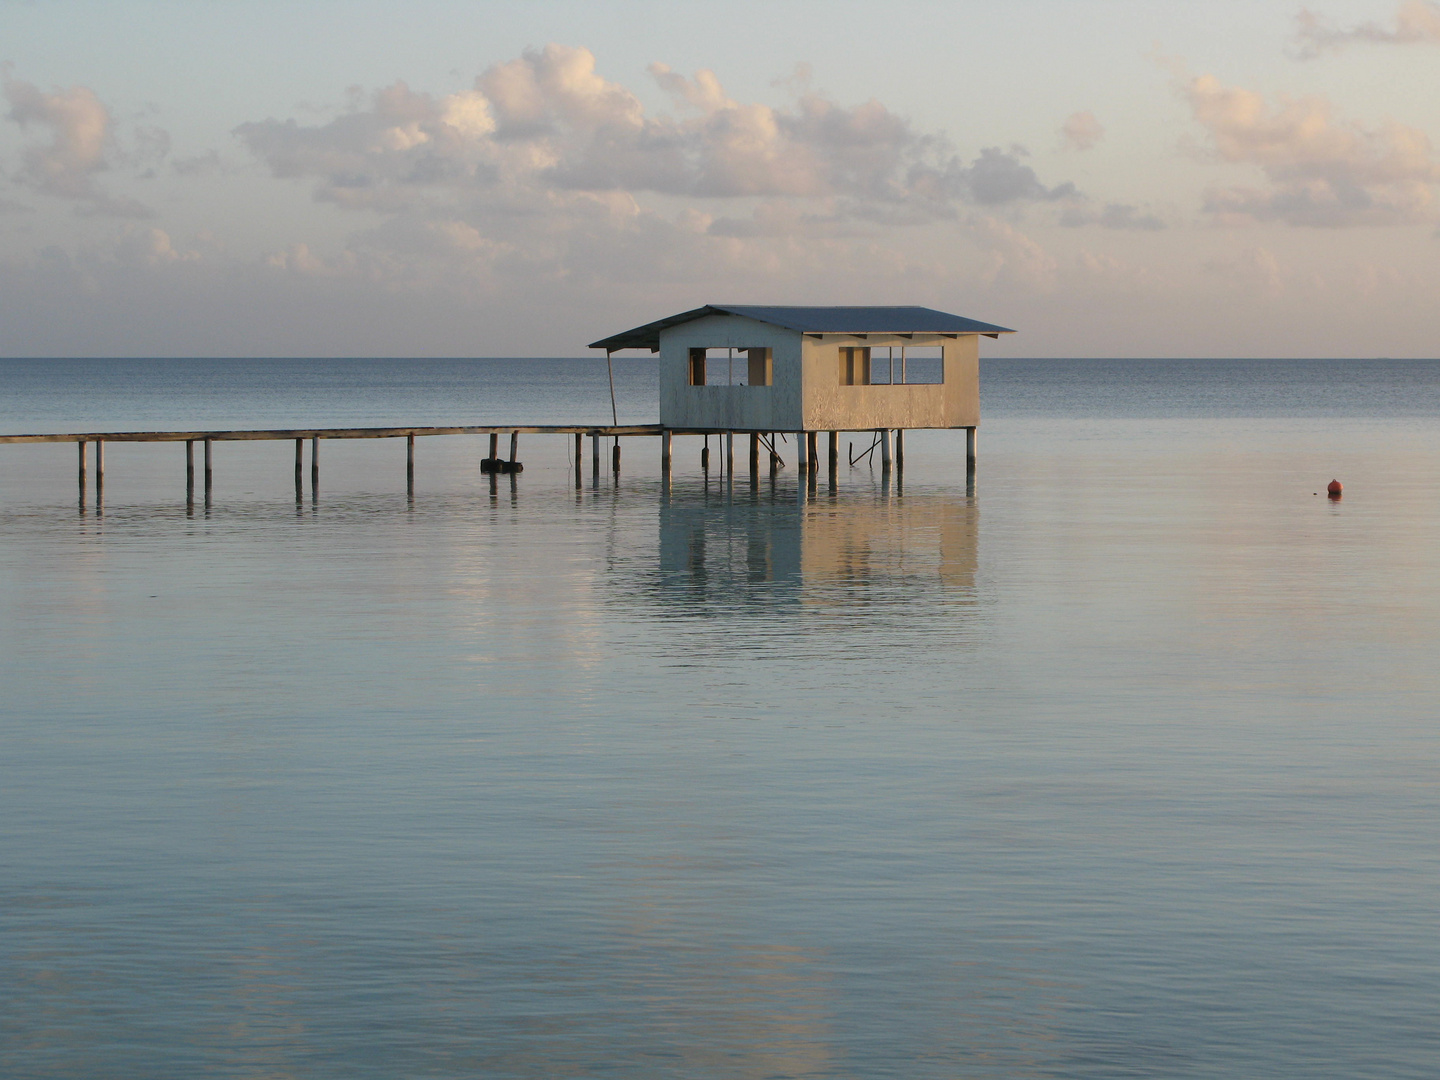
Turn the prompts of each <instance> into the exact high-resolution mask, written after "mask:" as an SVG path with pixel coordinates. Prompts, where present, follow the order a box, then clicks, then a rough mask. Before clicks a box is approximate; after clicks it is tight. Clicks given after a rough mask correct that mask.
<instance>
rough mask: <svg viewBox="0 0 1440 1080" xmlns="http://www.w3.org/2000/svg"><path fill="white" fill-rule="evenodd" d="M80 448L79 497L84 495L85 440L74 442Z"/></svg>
mask: <svg viewBox="0 0 1440 1080" xmlns="http://www.w3.org/2000/svg"><path fill="white" fill-rule="evenodd" d="M75 445H76V446H78V447H79V448H80V475H79V480H80V497H81V498H82V499H83V498H84V497H85V440H84V439H81V440H79V441H78V442H77V443H76V444H75Z"/></svg>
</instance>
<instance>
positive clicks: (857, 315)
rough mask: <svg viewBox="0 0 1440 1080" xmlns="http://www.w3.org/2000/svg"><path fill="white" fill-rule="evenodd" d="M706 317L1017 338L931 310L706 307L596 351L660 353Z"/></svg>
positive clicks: (801, 327) (789, 326) (845, 330)
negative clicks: (675, 333)
mask: <svg viewBox="0 0 1440 1080" xmlns="http://www.w3.org/2000/svg"><path fill="white" fill-rule="evenodd" d="M707 315H740V316H743V317H744V318H747V319H754V320H756V321H757V322H763V323H769V324H770V325H772V326H782V327H784V328H785V329H786V330H797V331H799V332H801V333H804V334H984V335H985V336H986V337H997V336H999V335H1000V334H1013V333H1015V331H1014V330H1011V329H1009V328H1007V327H1004V326H995V325H993V324H991V323H983V322H977V321H976V320H974V319H967V318H965V317H964V316H963V315H951V314H950V313H949V312H945V311H936V310H935V309H934V308H927V307H766V306H756V305H744V304H741V305H730V304H706V305H705V306H704V307H699V308H695V309H694V310H692V311H682V312H681V313H680V314H679V315H671V316H669V317H668V318H664V319H657V320H656V321H655V322H652V323H646V324H645V325H644V326H637V327H635V329H633V330H626V331H625V332H624V333H622V334H614V335H612V336H610V337H608V338H602V339H601V340H600V341H596V342H593V343H592V344H591V345H590V348H592V349H606V350H608V351H610V352H614V351H616V350H617V349H649V350H650V351H651V352H654V351H656V350H657V349H659V348H660V331H662V330H668V329H669V328H670V327H672V326H679V325H681V324H682V323H687V322H693V321H694V320H696V319H703V318H705V316H707Z"/></svg>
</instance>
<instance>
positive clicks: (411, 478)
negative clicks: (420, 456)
mask: <svg viewBox="0 0 1440 1080" xmlns="http://www.w3.org/2000/svg"><path fill="white" fill-rule="evenodd" d="M405 485H406V487H414V486H415V436H414V435H406V436H405Z"/></svg>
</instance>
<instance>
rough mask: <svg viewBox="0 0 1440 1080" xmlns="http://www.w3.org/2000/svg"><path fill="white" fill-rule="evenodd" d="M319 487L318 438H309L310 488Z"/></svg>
mask: <svg viewBox="0 0 1440 1080" xmlns="http://www.w3.org/2000/svg"><path fill="white" fill-rule="evenodd" d="M319 486H320V436H319V435H312V436H310V487H311V488H312V489H314V488H317V487H319Z"/></svg>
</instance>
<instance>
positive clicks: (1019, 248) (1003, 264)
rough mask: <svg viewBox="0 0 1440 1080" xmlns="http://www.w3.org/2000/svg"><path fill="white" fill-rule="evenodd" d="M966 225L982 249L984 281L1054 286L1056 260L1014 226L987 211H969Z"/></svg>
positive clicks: (1042, 286) (1029, 285)
mask: <svg viewBox="0 0 1440 1080" xmlns="http://www.w3.org/2000/svg"><path fill="white" fill-rule="evenodd" d="M965 227H966V229H967V231H968V232H969V233H970V235H971V237H972V238H973V239H974V240H975V242H976V243H977V244H978V245H979V246H980V248H981V250H982V251H983V252H984V253H985V265H984V266H983V268H982V269H981V277H982V278H983V280H984V281H985V282H986V283H987V284H994V283H996V282H997V281H998V282H1002V283H1011V284H1017V285H1021V286H1025V287H1028V288H1041V289H1048V288H1050V287H1052V286H1054V284H1055V279H1056V272H1057V271H1058V269H1059V266H1060V264H1059V262H1058V261H1057V260H1056V259H1055V257H1054V256H1053V255H1051V254H1050V253H1049V252H1048V251H1046V250H1045V249H1044V248H1043V247H1042V246H1041V245H1040V244H1038V243H1037V242H1036V241H1034V240H1033V239H1031V238H1030V237H1028V236H1026V235H1025V234H1024V233H1022V232H1021V231H1020V230H1019V229H1017V228H1015V226H1013V225H1011V224H1009V223H1007V222H1004V221H1001V220H1000V219H998V218H995V217H991V216H990V215H989V214H972V215H970V217H969V218H967V219H966V222H965Z"/></svg>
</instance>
